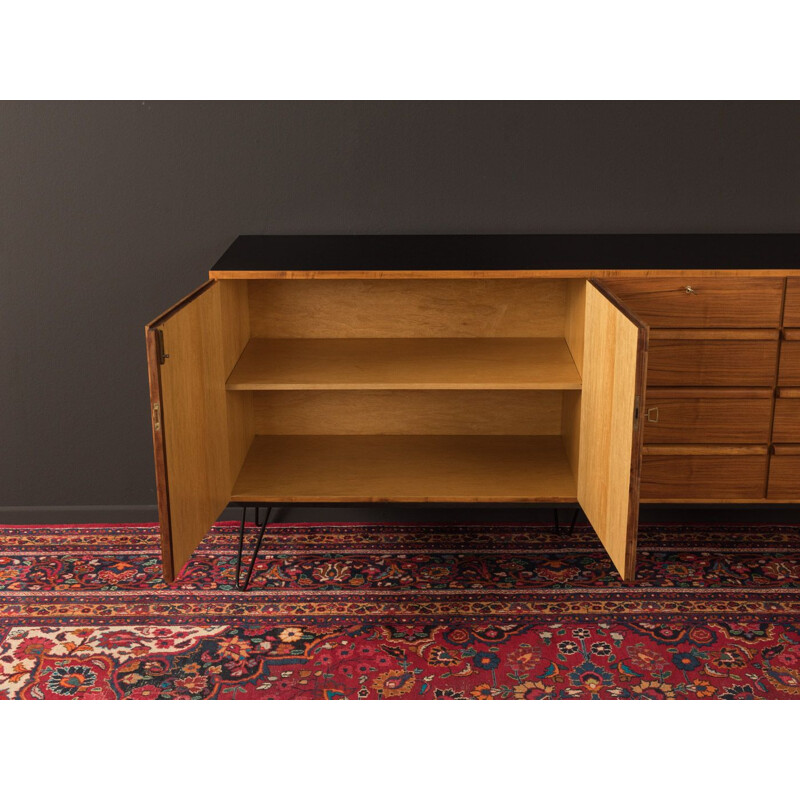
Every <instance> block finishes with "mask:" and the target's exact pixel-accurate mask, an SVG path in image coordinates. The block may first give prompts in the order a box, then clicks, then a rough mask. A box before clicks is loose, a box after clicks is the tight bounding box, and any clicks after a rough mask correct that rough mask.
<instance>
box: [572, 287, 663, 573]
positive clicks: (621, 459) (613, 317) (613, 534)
mask: <svg viewBox="0 0 800 800" xmlns="http://www.w3.org/2000/svg"><path fill="white" fill-rule="evenodd" d="M646 369H647V326H646V325H644V324H643V323H641V322H640V321H638V320H637V319H636V318H635V317H633V316H632V315H631V314H630V313H629V312H628V311H627V310H625V309H623V308H620V307H619V304H618V301H617V299H616V298H615V297H613V295H611V294H609V293H608V291H607V290H606V289H604V288H603V287H601V286H599V285H598V284H595V283H594V282H592V283H590V284H589V285H588V286H587V287H586V338H585V343H584V362H583V381H584V386H583V392H582V397H581V417H580V444H579V453H580V457H579V471H578V500H579V502H580V504H581V507H582V508H583V510H584V512H585V513H586V516H587V518H588V520H589V522H590V523H591V524H592V527H593V528H594V530H595V532H596V533H597V535H598V537H599V538H600V541H601V542H602V543H603V546H604V547H605V548H606V550H607V552H608V554H609V556H610V557H611V560H612V561H613V562H614V566H616V568H617V570H619V573H620V575H621V576H622V578H623V580H628V579H630V578H632V577H633V573H634V571H635V565H636V534H637V527H638V511H639V465H640V458H641V456H640V453H641V441H642V440H641V436H642V427H641V425H638V426H635V425H634V407H635V399H636V397H637V396H639V397H643V395H644V376H645V373H646ZM635 428H636V429H635Z"/></svg>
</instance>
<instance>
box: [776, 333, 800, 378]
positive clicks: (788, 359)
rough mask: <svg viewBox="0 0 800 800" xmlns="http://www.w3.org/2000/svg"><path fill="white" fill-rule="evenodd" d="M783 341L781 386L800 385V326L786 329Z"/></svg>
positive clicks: (779, 375) (779, 376)
mask: <svg viewBox="0 0 800 800" xmlns="http://www.w3.org/2000/svg"><path fill="white" fill-rule="evenodd" d="M783 336H784V339H785V341H783V342H781V366H780V372H779V374H778V384H779V385H780V386H800V328H792V329H789V330H786V331H784V333H783Z"/></svg>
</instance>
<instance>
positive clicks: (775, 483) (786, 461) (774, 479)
mask: <svg viewBox="0 0 800 800" xmlns="http://www.w3.org/2000/svg"><path fill="white" fill-rule="evenodd" d="M767 499H769V500H800V453H798V454H796V455H773V456H772V459H771V460H770V465H769V490H768V492H767Z"/></svg>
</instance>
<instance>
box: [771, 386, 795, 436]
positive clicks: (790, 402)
mask: <svg viewBox="0 0 800 800" xmlns="http://www.w3.org/2000/svg"><path fill="white" fill-rule="evenodd" d="M778 393H779V396H778V398H777V399H776V400H775V422H774V423H773V428H772V441H773V442H800V389H780V390H778Z"/></svg>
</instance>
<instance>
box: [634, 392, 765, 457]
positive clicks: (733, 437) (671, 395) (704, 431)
mask: <svg viewBox="0 0 800 800" xmlns="http://www.w3.org/2000/svg"><path fill="white" fill-rule="evenodd" d="M771 416H772V391H771V390H770V389H653V390H651V391H648V392H647V396H646V403H645V406H644V410H643V413H642V419H643V420H644V441H645V444H681V443H694V444H767V442H769V429H770V422H771Z"/></svg>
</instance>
